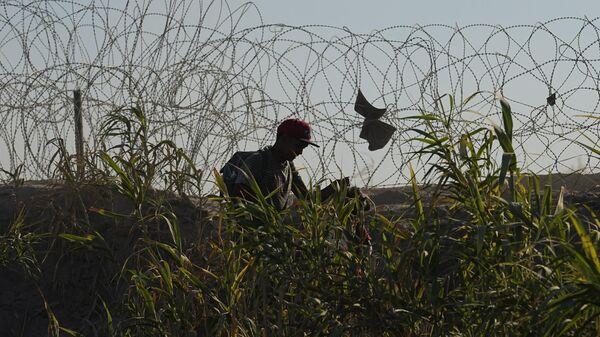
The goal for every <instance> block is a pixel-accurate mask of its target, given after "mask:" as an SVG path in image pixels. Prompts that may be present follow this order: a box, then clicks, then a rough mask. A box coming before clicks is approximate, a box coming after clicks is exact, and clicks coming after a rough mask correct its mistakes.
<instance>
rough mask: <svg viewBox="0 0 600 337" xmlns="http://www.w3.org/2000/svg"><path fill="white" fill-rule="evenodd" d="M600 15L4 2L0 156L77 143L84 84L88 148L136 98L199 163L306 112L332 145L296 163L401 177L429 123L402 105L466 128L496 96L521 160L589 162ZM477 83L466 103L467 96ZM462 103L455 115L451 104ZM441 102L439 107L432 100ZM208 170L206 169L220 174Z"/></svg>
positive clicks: (37, 159)
mask: <svg viewBox="0 0 600 337" xmlns="http://www.w3.org/2000/svg"><path fill="white" fill-rule="evenodd" d="M598 23H599V21H598V18H595V19H588V18H575V17H569V18H557V19H554V20H550V21H547V22H542V23H535V24H532V25H519V26H510V27H502V26H497V25H491V24H481V25H469V26H463V27H458V26H457V27H453V26H446V25H426V26H395V27H389V28H386V29H381V30H376V31H372V32H369V33H359V32H352V31H350V30H348V29H347V28H344V27H341V28H340V27H331V26H300V27H296V26H287V25H281V24H263V23H262V22H261V20H260V11H259V10H258V9H257V8H256V7H255V6H254V5H252V4H246V5H244V6H241V7H238V8H232V7H229V6H228V5H227V3H226V2H225V1H212V2H202V1H190V0H177V1H175V0H169V1H152V0H135V1H127V2H121V1H108V0H96V1H93V0H92V1H87V2H86V1H73V0H64V1H59V0H57V1H48V0H46V1H30V2H26V1H10V0H0V86H1V90H0V116H1V120H2V123H0V137H1V141H0V155H1V157H0V158H1V159H0V167H1V168H2V169H4V170H6V171H13V170H15V169H16V168H17V167H18V166H19V165H23V168H24V173H23V174H24V175H26V176H27V177H29V178H31V179H48V178H51V174H52V170H51V169H50V167H49V166H50V165H49V163H50V159H51V157H52V155H53V154H54V153H55V149H53V148H52V146H50V145H49V141H50V140H51V139H55V138H62V139H64V140H65V142H66V144H67V145H68V147H69V150H70V151H73V152H74V151H75V149H76V145H75V138H76V133H77V129H76V128H75V125H76V123H75V118H74V110H75V106H74V100H73V91H74V90H76V89H79V90H80V92H81V97H80V100H81V112H82V125H83V132H82V135H79V136H78V137H81V138H82V139H83V140H84V142H85V147H86V148H87V149H88V150H89V151H93V150H94V149H97V148H99V147H100V144H99V141H100V140H99V138H98V131H99V130H98V127H99V125H100V124H101V122H102V120H103V118H104V117H105V116H106V115H107V114H109V113H110V112H111V111H114V110H115V109H116V108H118V107H121V106H132V105H136V104H137V105H140V106H141V107H143V108H144V110H145V112H146V114H147V116H148V118H149V120H150V121H151V124H150V125H151V128H152V134H153V135H155V137H157V139H159V138H160V139H170V140H173V141H175V142H176V143H177V144H178V145H180V146H181V147H182V148H184V149H185V150H186V151H187V153H189V154H190V156H191V157H192V158H193V160H194V162H196V163H197V165H198V167H200V168H201V169H204V170H207V171H208V170H211V169H212V168H214V167H217V168H218V167H221V166H222V165H223V163H224V162H225V161H226V160H227V159H228V158H229V157H230V156H231V155H232V154H233V152H234V151H238V150H248V149H256V148H258V147H261V146H265V145H268V144H270V143H271V142H272V141H273V140H274V131H275V129H276V127H277V125H278V123H279V122H280V121H282V120H283V119H285V118H288V117H292V116H295V117H299V118H302V119H305V120H307V121H309V122H310V123H311V124H312V125H313V126H314V133H315V134H314V137H315V138H316V140H317V141H318V142H319V143H320V144H321V147H320V148H319V149H317V150H314V149H311V150H310V151H308V150H307V151H305V153H304V155H303V156H302V158H300V159H299V162H298V163H297V165H296V166H298V167H304V168H305V170H304V171H303V173H302V174H304V175H306V176H308V177H311V178H312V179H315V180H316V179H320V178H323V177H331V176H334V177H335V176H339V175H349V176H351V177H353V179H354V181H355V183H356V184H358V185H366V186H380V187H383V186H391V185H397V184H403V183H405V182H406V180H407V179H406V176H407V174H408V170H407V163H408V162H409V161H412V165H413V166H414V167H416V168H417V169H418V170H419V172H420V173H421V174H422V173H423V172H424V170H426V169H427V162H426V160H427V159H426V158H421V159H419V158H416V157H414V156H413V153H414V152H415V151H416V150H417V149H418V147H419V146H420V145H419V144H416V143H415V142H411V141H410V138H411V137H414V133H411V132H410V131H409V130H410V129H412V128H420V127H421V126H420V125H419V124H418V122H416V121H414V120H411V119H406V118H404V117H406V116H411V115H418V114H420V113H422V112H428V113H435V114H442V115H447V116H449V117H450V122H451V123H452V130H454V131H455V132H456V135H457V136H458V137H459V136H460V134H461V133H463V132H465V131H466V130H472V129H473V128H474V127H481V126H489V127H491V126H492V125H493V123H496V124H500V123H501V117H500V112H499V111H500V108H499V103H498V100H497V99H496V98H497V97H498V96H504V97H506V98H507V100H508V101H509V102H510V103H511V106H512V108H513V110H514V112H515V116H514V118H515V121H514V123H515V126H514V128H515V130H514V135H513V139H514V143H515V144H516V145H517V148H516V152H517V158H518V160H519V163H520V165H521V166H522V167H525V168H527V169H529V170H531V171H534V172H538V173H547V172H573V171H587V172H593V171H596V170H597V168H598V162H597V160H596V159H595V157H594V155H593V153H590V151H589V150H588V149H587V148H586V147H585V146H584V145H582V144H586V145H590V146H595V145H594V143H595V142H596V141H597V139H598V135H599V124H600V123H599V120H598V119H597V118H598V117H600V114H598V113H597V112H596V111H597V110H598V104H599V103H600V90H599V83H598V82H599V81H600V30H599V29H598V27H597V25H598ZM358 89H361V91H362V92H363V93H364V94H365V96H366V97H367V99H368V100H369V101H370V102H371V103H372V104H373V105H374V106H376V107H382V108H383V107H385V108H387V112H386V113H385V114H384V116H383V117H382V120H383V121H385V122H386V123H389V124H391V125H393V126H394V127H395V128H396V129H397V130H396V132H395V133H394V134H393V136H392V138H391V140H390V141H389V143H388V144H387V145H386V146H385V147H383V148H382V149H380V150H377V151H369V149H368V144H367V142H366V141H365V140H364V139H362V138H360V137H359V133H360V129H361V125H362V122H363V119H364V118H363V117H362V116H360V115H359V114H358V113H356V112H355V111H354V109H353V108H354V101H355V98H356V95H357V92H358ZM475 92H480V94H478V95H476V96H475V98H474V99H473V100H471V101H470V102H469V103H468V104H461V102H462V101H463V100H464V99H465V98H466V97H468V96H470V95H472V94H473V93H475ZM444 95H451V96H452V97H453V98H454V101H455V102H456V103H455V104H456V107H455V111H454V112H453V113H452V114H451V113H450V112H449V106H448V104H447V103H446V102H447V101H446V100H447V97H443V96H444ZM436 102H437V103H439V102H445V103H446V105H445V106H444V107H441V106H440V105H439V104H437V103H436ZM206 177H207V178H206V179H210V177H209V175H207V176H206Z"/></svg>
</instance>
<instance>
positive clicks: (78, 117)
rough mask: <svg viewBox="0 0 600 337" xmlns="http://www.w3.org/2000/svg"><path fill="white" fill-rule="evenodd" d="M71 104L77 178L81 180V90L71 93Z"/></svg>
mask: <svg viewBox="0 0 600 337" xmlns="http://www.w3.org/2000/svg"><path fill="white" fill-rule="evenodd" d="M73 103H74V105H75V151H76V156H77V178H78V179H81V178H83V173H84V164H83V163H84V161H83V117H82V113H81V90H79V89H77V90H74V91H73Z"/></svg>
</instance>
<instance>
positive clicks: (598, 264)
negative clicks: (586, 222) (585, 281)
mask: <svg viewBox="0 0 600 337" xmlns="http://www.w3.org/2000/svg"><path fill="white" fill-rule="evenodd" d="M570 219H571V222H572V223H573V226H574V227H575V230H577V234H578V235H579V237H580V238H581V245H582V246H583V251H584V252H585V255H586V256H587V257H588V258H589V259H590V260H592V262H593V263H594V266H595V268H596V273H598V274H600V260H598V254H597V253H596V249H595V247H594V244H593V243H592V240H591V238H590V236H589V235H588V233H587V231H586V230H585V228H583V226H582V225H581V222H579V220H578V219H577V218H575V216H573V214H570Z"/></svg>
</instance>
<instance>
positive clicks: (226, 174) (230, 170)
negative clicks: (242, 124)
mask: <svg viewBox="0 0 600 337" xmlns="http://www.w3.org/2000/svg"><path fill="white" fill-rule="evenodd" d="M263 152H264V150H262V149H261V150H258V151H238V152H236V153H234V154H233V156H232V157H231V159H229V160H228V161H227V163H225V165H223V167H222V168H221V170H219V173H221V176H222V177H223V182H225V187H227V192H228V193H229V195H230V196H232V194H234V187H235V181H236V180H237V178H238V176H239V175H240V174H244V173H243V172H242V171H241V170H242V167H243V165H244V161H245V160H246V159H247V158H248V157H250V156H251V155H252V154H254V153H260V154H262V153H263ZM222 195H223V192H222V191H221V196H222Z"/></svg>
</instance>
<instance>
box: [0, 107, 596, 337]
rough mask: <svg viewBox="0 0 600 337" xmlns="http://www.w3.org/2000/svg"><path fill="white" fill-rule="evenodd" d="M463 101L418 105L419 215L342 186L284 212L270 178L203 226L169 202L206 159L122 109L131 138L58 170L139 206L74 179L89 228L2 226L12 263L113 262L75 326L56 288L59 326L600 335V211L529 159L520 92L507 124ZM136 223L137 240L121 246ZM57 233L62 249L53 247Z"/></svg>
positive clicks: (117, 127) (53, 306) (119, 133)
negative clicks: (369, 204) (473, 113)
mask: <svg viewBox="0 0 600 337" xmlns="http://www.w3.org/2000/svg"><path fill="white" fill-rule="evenodd" d="M448 100H449V102H450V104H449V109H448V110H444V108H443V106H442V105H441V101H440V106H439V110H438V111H437V112H436V113H431V112H426V111H423V113H422V114H421V115H419V116H414V117H410V118H415V119H417V120H419V121H420V122H421V124H422V126H423V127H422V128H420V129H414V130H412V131H413V132H414V133H415V135H416V136H415V138H414V139H413V141H415V142H421V143H422V144H423V147H422V149H421V150H420V151H419V152H418V153H416V154H415V155H416V156H427V157H428V158H429V162H430V163H432V164H431V167H430V168H429V170H428V174H427V175H426V177H425V178H424V179H425V181H423V182H418V181H417V178H416V177H415V175H414V173H413V174H411V190H412V193H413V196H414V206H413V209H414V211H411V212H406V213H405V215H404V217H401V218H399V219H397V220H394V221H391V220H389V219H387V218H386V217H384V216H382V215H380V214H377V212H373V211H371V212H369V211H366V210H365V208H364V207H363V206H364V205H362V203H361V202H360V200H359V199H356V198H351V197H348V195H347V193H348V191H347V189H345V188H341V189H339V190H338V191H336V194H335V195H334V197H332V198H331V199H330V200H327V201H322V200H321V198H320V195H319V193H318V191H313V192H311V193H309V195H310V197H309V198H308V199H307V200H300V201H299V202H298V204H297V206H296V207H295V208H293V209H292V210H288V211H284V212H278V211H277V210H275V208H274V207H273V206H272V205H271V204H270V202H269V196H263V195H261V194H260V190H259V188H258V186H256V185H255V186H253V188H254V190H255V192H256V194H257V195H258V198H257V200H256V201H255V202H238V201H236V200H231V199H230V198H229V197H227V196H225V197H220V198H217V197H212V202H213V203H216V204H219V205H220V208H219V209H218V210H217V211H215V212H214V213H213V214H210V215H207V214H205V215H204V216H203V217H201V218H196V219H195V220H194V222H193V227H194V231H192V232H190V231H189V230H188V231H186V230H184V229H183V225H182V221H183V220H182V219H181V218H180V216H178V215H177V212H176V211H175V207H174V206H173V204H172V203H171V202H170V201H169V200H173V198H172V197H173V196H176V197H177V198H176V199H177V200H182V199H185V200H188V202H191V201H190V199H189V198H188V196H189V195H193V194H196V195H198V194H201V193H202V190H201V188H200V186H201V185H200V184H199V181H201V180H200V178H199V175H200V174H205V173H204V172H199V171H198V170H197V169H195V167H194V166H193V163H192V162H191V161H190V160H189V159H188V156H187V155H186V154H185V153H183V151H181V150H180V149H178V148H177V147H176V146H175V144H174V143H172V142H170V141H167V140H158V141H154V140H153V138H152V136H151V134H150V133H149V131H148V130H149V127H148V121H147V120H146V118H145V115H144V112H143V110H142V109H140V108H131V109H122V110H119V111H117V112H115V114H112V115H110V116H108V117H107V119H106V123H105V124H104V128H103V130H104V131H103V136H104V137H106V140H107V142H106V143H107V144H108V143H111V144H116V145H113V146H107V147H106V148H105V149H104V150H103V151H100V152H98V153H94V154H90V156H89V157H90V158H92V159H91V160H89V161H88V166H92V167H86V172H88V174H87V175H86V176H85V177H84V178H78V177H77V176H75V175H72V174H71V173H70V172H74V171H72V169H70V168H72V167H74V166H72V164H69V163H72V161H71V159H70V157H69V156H68V154H66V152H61V154H60V156H57V167H59V168H60V170H59V174H62V176H61V177H62V178H63V180H65V181H66V182H67V184H69V181H70V184H71V185H73V186H82V184H83V185H85V184H91V183H92V181H91V180H93V182H94V183H95V184H100V185H102V186H108V187H107V188H108V189H109V190H113V191H115V192H114V193H115V194H113V198H115V200H121V201H122V202H124V201H123V200H125V201H127V203H128V205H129V206H130V207H129V208H128V211H123V210H122V209H121V208H122V207H121V208H119V210H117V209H110V208H99V207H94V208H90V207H89V205H87V204H86V198H85V195H82V194H84V193H85V192H82V191H83V189H82V188H81V187H78V188H75V189H74V191H71V193H75V194H78V195H79V198H78V200H80V202H78V203H77V205H82V206H81V208H82V209H80V210H79V211H78V212H84V213H85V216H83V215H81V214H80V213H77V214H79V215H77V214H76V215H77V216H75V217H74V218H75V219H78V218H81V219H87V220H86V221H84V224H83V225H81V224H78V225H75V224H74V223H71V222H69V221H70V220H69V219H72V218H69V217H64V220H63V222H62V223H61V226H60V227H57V228H59V229H60V230H54V231H50V232H49V233H44V232H40V230H39V229H37V230H34V229H32V228H31V227H28V226H27V225H26V222H27V217H24V216H21V217H19V218H17V219H15V221H14V223H13V225H12V226H9V227H8V228H7V229H6V230H5V232H4V233H3V234H2V236H1V237H0V244H1V246H0V248H1V249H0V252H1V254H2V255H1V256H0V261H1V262H2V265H3V266H4V267H8V266H13V265H19V266H22V268H23V269H24V270H25V271H26V275H28V277H31V278H39V277H42V278H44V277H46V276H47V274H48V273H49V272H50V270H51V269H52V268H51V267H50V266H49V265H48V263H58V265H60V264H61V263H64V262H63V261H66V260H68V259H69V258H72V257H73V256H78V257H79V258H84V259H83V260H79V261H88V263H89V262H90V261H94V262H95V263H98V264H99V265H100V268H99V269H100V272H99V273H98V274H97V275H102V277H98V278H97V280H99V281H97V282H95V283H92V288H91V289H90V292H91V294H93V296H90V300H89V301H86V302H85V305H88V306H89V310H90V312H91V314H90V315H88V318H89V317H91V318H93V319H88V323H86V324H83V323H81V322H76V321H73V320H71V321H69V324H67V323H65V322H63V321H61V315H60V313H61V312H64V309H65V308H64V307H63V306H62V305H63V304H62V303H63V302H64V301H58V302H57V303H51V302H46V301H44V303H45V304H46V311H47V312H48V316H49V317H50V319H49V320H48V321H49V322H50V324H49V326H50V327H51V331H54V334H58V333H59V332H62V333H69V334H78V333H80V334H82V335H98V336H100V335H102V336H299V335H302V336H306V335H310V336H325V335H327V336H453V335H456V336H561V335H562V336H598V335H600V319H599V314H600V310H599V309H600V301H599V300H598V299H599V298H600V296H598V295H600V262H599V259H598V254H597V251H598V239H599V237H600V231H599V230H598V225H599V222H598V219H597V218H596V216H595V215H594V212H593V210H589V209H581V208H577V209H576V208H573V207H572V206H569V205H565V204H564V202H563V195H562V192H558V191H553V190H552V188H551V186H540V184H539V179H538V178H537V177H536V176H535V175H533V174H527V173H524V172H521V171H520V170H519V167H518V160H517V154H515V153H514V146H513V144H512V111H511V109H510V105H509V103H508V102H507V101H506V100H504V99H502V100H501V101H500V114H501V116H502V121H503V122H502V125H500V126H491V128H484V127H479V128H475V129H474V130H471V131H469V132H466V133H464V134H456V131H455V130H454V129H453V128H452V126H451V124H452V123H451V121H452V120H453V118H454V117H456V116H457V115H458V114H460V113H462V111H461V107H462V106H464V105H465V104H455V102H454V99H453V98H452V97H448ZM463 103H464V102H463ZM440 111H442V113H440ZM63 149H64V147H63ZM497 149H500V150H501V151H502V153H503V155H502V157H501V158H502V159H501V162H500V163H496V162H495V160H494V158H495V151H496V150H497ZM60 172H62V173H60ZM90 172H91V173H90ZM411 172H412V168H411ZM213 175H214V177H215V182H216V185H217V186H218V187H220V188H222V189H223V188H224V183H223V181H222V179H221V177H220V176H219V175H218V173H216V171H215V172H214V173H213ZM425 182H433V183H434V186H435V189H434V190H433V192H430V191H423V190H421V187H420V186H422V184H423V183H425ZM159 184H160V185H161V186H163V189H162V190H156V189H155V186H157V185H159ZM15 188H18V187H15ZM224 195H226V193H224ZM119 198H120V199H119ZM178 198H179V199H178ZM76 199H77V198H76ZM192 204H193V203H192ZM101 221H105V222H106V221H108V223H110V224H112V227H111V228H112V230H113V231H114V232H110V231H109V230H107V229H106V228H104V229H103V228H101V226H99V225H98V224H97V222H101ZM357 226H367V227H368V228H369V230H370V232H371V233H372V234H373V236H374V240H373V241H374V244H373V247H369V246H367V245H365V244H364V241H362V240H360V239H358V238H357V237H356V228H357ZM115 233H116V234H115ZM191 233H202V234H201V235H199V236H194V237H187V236H186V235H192V234H191ZM121 235H124V236H126V238H127V240H126V241H127V245H126V248H125V249H124V248H123V247H122V246H121V247H120V248H119V247H118V245H117V244H116V242H119V240H121V241H122V239H123V238H121V237H119V236H121ZM57 241H58V242H60V245H56V244H55V245H52V244H48V242H57ZM40 242H47V244H46V245H44V246H43V247H44V249H39V248H38V247H41V246H40ZM58 246H60V248H61V250H60V254H59V257H58V259H54V260H53V259H50V258H48V259H47V260H44V259H41V257H43V256H47V255H48V251H51V250H53V249H57V247H58ZM70 266H73V265H70ZM74 267H75V268H84V267H85V266H74ZM82 286H83V285H82ZM40 288H41V289H43V291H45V292H46V293H52V291H53V290H52V289H61V286H60V285H57V284H54V287H50V288H48V287H46V288H44V287H43V286H40ZM59 295H62V296H65V295H66V294H65V293H60V294H59ZM59 323H60V324H65V325H64V326H61V325H59ZM67 325H68V326H67ZM61 328H62V330H61Z"/></svg>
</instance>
